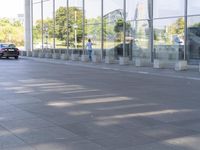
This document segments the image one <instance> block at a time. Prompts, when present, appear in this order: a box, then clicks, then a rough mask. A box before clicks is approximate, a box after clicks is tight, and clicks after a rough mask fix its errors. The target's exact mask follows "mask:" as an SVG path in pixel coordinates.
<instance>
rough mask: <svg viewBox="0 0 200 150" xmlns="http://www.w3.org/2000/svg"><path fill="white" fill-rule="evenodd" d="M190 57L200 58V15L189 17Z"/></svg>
mask: <svg viewBox="0 0 200 150" xmlns="http://www.w3.org/2000/svg"><path fill="white" fill-rule="evenodd" d="M188 50H189V59H200V16H198V17H189V18H188Z"/></svg>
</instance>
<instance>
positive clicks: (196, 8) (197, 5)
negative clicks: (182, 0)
mask: <svg viewBox="0 0 200 150" xmlns="http://www.w3.org/2000/svg"><path fill="white" fill-rule="evenodd" d="M188 14H189V15H194V14H200V1H199V0H188Z"/></svg>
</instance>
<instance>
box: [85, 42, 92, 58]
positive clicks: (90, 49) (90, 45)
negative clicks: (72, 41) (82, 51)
mask: <svg viewBox="0 0 200 150" xmlns="http://www.w3.org/2000/svg"><path fill="white" fill-rule="evenodd" d="M86 48H87V51H88V55H89V60H90V61H92V42H91V39H88V42H87V44H86Z"/></svg>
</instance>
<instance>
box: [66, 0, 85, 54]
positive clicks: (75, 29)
mask: <svg viewBox="0 0 200 150" xmlns="http://www.w3.org/2000/svg"><path fill="white" fill-rule="evenodd" d="M82 6H83V1H82V0H69V28H70V30H69V47H70V48H72V49H78V50H82V49H83V26H82V19H83V7H82Z"/></svg>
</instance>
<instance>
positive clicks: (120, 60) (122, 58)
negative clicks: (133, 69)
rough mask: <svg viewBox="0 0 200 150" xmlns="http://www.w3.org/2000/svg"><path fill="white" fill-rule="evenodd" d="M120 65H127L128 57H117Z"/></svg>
mask: <svg viewBox="0 0 200 150" xmlns="http://www.w3.org/2000/svg"><path fill="white" fill-rule="evenodd" d="M119 64H120V65H128V64H129V57H120V58H119Z"/></svg>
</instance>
